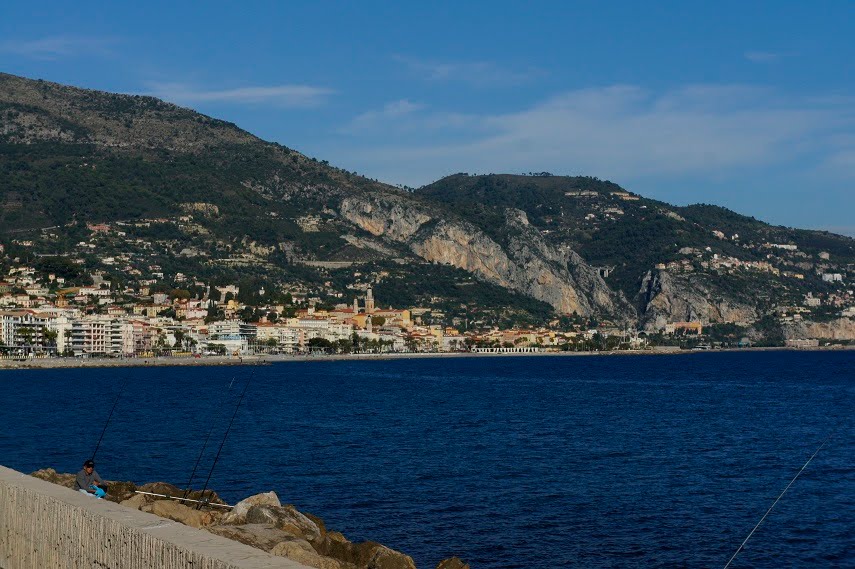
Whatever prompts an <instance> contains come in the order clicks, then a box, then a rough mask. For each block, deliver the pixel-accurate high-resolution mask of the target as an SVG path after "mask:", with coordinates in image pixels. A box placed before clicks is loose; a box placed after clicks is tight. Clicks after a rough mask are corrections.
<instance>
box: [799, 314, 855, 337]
mask: <svg viewBox="0 0 855 569" xmlns="http://www.w3.org/2000/svg"><path fill="white" fill-rule="evenodd" d="M783 331H784V337H785V338H787V339H802V338H817V339H821V340H823V339H824V340H855V319H852V318H837V319H836V320H832V321H830V322H811V321H810V320H804V321H802V322H791V323H788V324H786V325H784V327H783Z"/></svg>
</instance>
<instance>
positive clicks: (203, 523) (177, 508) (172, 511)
mask: <svg viewBox="0 0 855 569" xmlns="http://www.w3.org/2000/svg"><path fill="white" fill-rule="evenodd" d="M140 509H141V510H142V511H144V512H148V513H150V514H154V515H156V516H160V517H161V518H167V519H170V520H173V521H176V522H180V523H182V524H184V525H187V526H190V527H194V528H203V527H207V526H210V525H211V524H213V523H214V522H215V521H216V520H217V518H218V517H219V515H218V513H217V512H209V511H202V510H196V509H193V508H190V507H188V506H185V505H184V504H181V503H179V502H176V501H173V500H157V501H155V502H152V503H151V504H145V505H143V506H142V507H141V508H140Z"/></svg>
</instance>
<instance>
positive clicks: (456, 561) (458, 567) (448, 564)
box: [436, 557, 469, 569]
mask: <svg viewBox="0 0 855 569" xmlns="http://www.w3.org/2000/svg"><path fill="white" fill-rule="evenodd" d="M436 569H469V564H468V563H464V562H463V560H461V559H460V558H458V557H449V558H448V559H443V560H442V561H440V562H439V565H437V566H436Z"/></svg>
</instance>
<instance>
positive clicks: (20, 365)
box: [0, 346, 855, 371]
mask: <svg viewBox="0 0 855 569" xmlns="http://www.w3.org/2000/svg"><path fill="white" fill-rule="evenodd" d="M775 351H777V352H840V351H855V346H841V347H815V348H789V347H783V346H781V347H763V348H721V349H715V350H680V349H677V350H673V349H671V350H620V351H609V352H524V353H515V352H510V353H474V352H436V353H420V352H414V353H386V354H328V355H256V356H240V357H230V356H203V357H201V358H192V357H172V356H164V357H159V358H81V359H76V358H38V359H37V358H29V359H23V360H0V371H2V370H12V369H15V370H20V369H79V368H124V367H181V366H191V367H200V366H254V365H272V364H278V363H289V362H294V363H308V362H336V361H384V360H399V359H425V358H501V357H591V356H674V355H689V354H709V353H724V352H727V353H733V352H775Z"/></svg>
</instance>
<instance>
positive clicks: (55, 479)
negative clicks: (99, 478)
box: [30, 468, 77, 488]
mask: <svg viewBox="0 0 855 569" xmlns="http://www.w3.org/2000/svg"><path fill="white" fill-rule="evenodd" d="M30 476H32V477H34V478H39V479H40V480H44V481H46V482H50V483H52V484H59V485H60V486H65V487H66V488H73V487H74V479H75V478H76V477H77V476H76V475H75V474H65V473H62V472H57V471H56V470H54V469H53V468H42V469H41V470H36V471H35V472H33V473H32V474H30Z"/></svg>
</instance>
